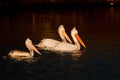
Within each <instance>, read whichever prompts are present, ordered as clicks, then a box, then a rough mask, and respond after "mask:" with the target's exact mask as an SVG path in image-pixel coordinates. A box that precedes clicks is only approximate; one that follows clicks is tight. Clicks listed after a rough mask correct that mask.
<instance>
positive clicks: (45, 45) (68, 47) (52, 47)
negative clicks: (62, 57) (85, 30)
mask: <svg viewBox="0 0 120 80" xmlns="http://www.w3.org/2000/svg"><path fill="white" fill-rule="evenodd" d="M71 36H72V38H73V40H74V42H75V44H71V43H66V42H58V41H56V43H55V44H53V43H52V41H51V42H47V40H42V41H41V43H40V44H38V45H37V46H38V47H39V48H41V49H44V50H49V51H55V52H73V53H74V52H76V51H79V50H80V49H81V46H80V44H81V45H82V46H83V47H85V48H86V46H85V44H84V43H83V41H82V40H81V38H80V37H79V35H78V31H77V30H76V28H75V27H74V28H73V29H72V30H71Z"/></svg>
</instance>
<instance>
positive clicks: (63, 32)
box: [62, 31, 72, 43]
mask: <svg viewBox="0 0 120 80" xmlns="http://www.w3.org/2000/svg"><path fill="white" fill-rule="evenodd" d="M62 34H63V35H64V37H65V38H66V39H67V40H68V41H69V42H70V43H72V41H71V39H70V38H69V36H68V35H67V34H66V32H65V31H62Z"/></svg>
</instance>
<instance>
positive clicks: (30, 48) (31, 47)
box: [25, 38, 41, 55]
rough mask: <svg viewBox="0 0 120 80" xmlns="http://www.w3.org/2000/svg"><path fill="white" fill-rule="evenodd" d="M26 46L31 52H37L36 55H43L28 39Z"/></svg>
mask: <svg viewBox="0 0 120 80" xmlns="http://www.w3.org/2000/svg"><path fill="white" fill-rule="evenodd" d="M25 45H26V47H27V48H28V49H29V51H35V52H36V53H38V54H39V55H41V53H40V52H39V51H38V50H37V49H36V47H35V46H34V45H33V44H32V41H31V40H30V39H29V38H27V39H26V41H25Z"/></svg>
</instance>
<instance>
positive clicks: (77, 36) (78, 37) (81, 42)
mask: <svg viewBox="0 0 120 80" xmlns="http://www.w3.org/2000/svg"><path fill="white" fill-rule="evenodd" d="M75 37H76V39H77V40H78V41H79V42H80V44H81V45H82V46H83V47H85V48H86V46H85V44H84V43H83V41H82V39H81V38H80V36H79V35H78V34H75Z"/></svg>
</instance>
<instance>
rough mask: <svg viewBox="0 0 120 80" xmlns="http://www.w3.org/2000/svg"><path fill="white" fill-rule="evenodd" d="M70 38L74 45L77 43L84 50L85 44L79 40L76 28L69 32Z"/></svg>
mask: <svg viewBox="0 0 120 80" xmlns="http://www.w3.org/2000/svg"><path fill="white" fill-rule="evenodd" d="M71 36H72V37H73V40H74V41H75V43H77V42H79V43H80V44H81V45H82V46H83V47H85V48H86V46H85V44H84V43H83V41H82V39H81V38H80V36H79V35H78V31H77V29H76V27H74V28H73V29H72V30H71Z"/></svg>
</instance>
